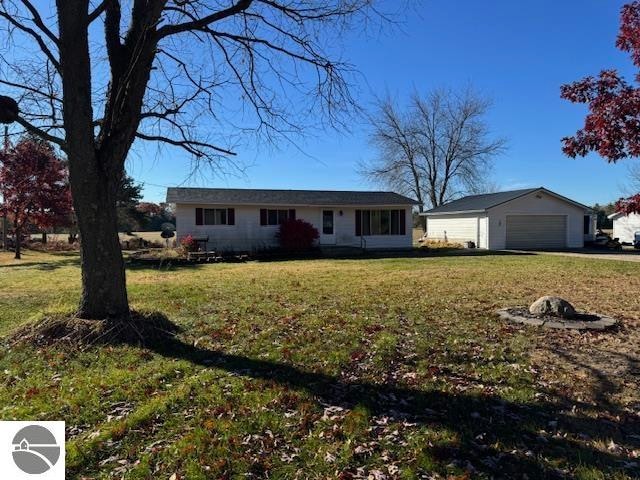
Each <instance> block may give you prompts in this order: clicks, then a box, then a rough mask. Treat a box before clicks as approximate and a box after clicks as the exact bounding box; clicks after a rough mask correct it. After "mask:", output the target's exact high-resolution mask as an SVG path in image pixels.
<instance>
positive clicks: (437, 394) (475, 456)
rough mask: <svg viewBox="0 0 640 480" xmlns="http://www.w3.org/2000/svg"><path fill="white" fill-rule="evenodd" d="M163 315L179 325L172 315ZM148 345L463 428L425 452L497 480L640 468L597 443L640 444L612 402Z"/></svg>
mask: <svg viewBox="0 0 640 480" xmlns="http://www.w3.org/2000/svg"><path fill="white" fill-rule="evenodd" d="M154 315H155V316H159V317H163V316H162V315H159V314H154ZM163 321H166V322H168V324H172V322H170V321H169V320H168V319H166V317H165V318H164V319H163ZM172 325H175V324H172ZM146 346H147V347H148V348H149V349H151V350H152V351H154V352H156V353H157V354H159V355H162V356H164V357H167V358H174V359H180V360H187V361H189V362H191V363H193V364H196V365H200V366H203V367H209V368H211V367H214V368H219V369H223V370H226V371H228V372H231V373H234V374H237V375H242V376H246V377H250V378H254V379H259V380H264V381H268V382H274V383H275V384H278V385H283V386H287V387H290V388H293V389H298V390H304V391H307V392H308V393H310V394H311V395H312V396H313V397H315V399H316V401H317V402H318V403H320V404H321V405H323V406H326V405H338V406H341V407H344V408H349V409H353V408H355V407H356V406H360V407H365V408H366V409H367V410H368V411H369V412H370V414H371V415H373V416H387V417H390V418H391V419H394V420H406V421H409V422H415V423H417V424H418V425H419V426H423V427H426V428H429V429H433V430H438V429H447V430H449V431H452V432H455V433H456V434H457V436H458V438H459V442H458V443H456V444H454V445H451V446H450V447H444V448H443V447H432V446H427V445H425V446H424V448H425V450H426V451H427V452H429V454H430V455H431V456H433V457H434V458H435V459H437V460H438V461H439V462H441V463H443V464H445V465H446V464H449V463H451V462H458V463H460V461H462V463H461V464H462V466H464V465H465V463H466V462H470V463H471V464H472V465H473V468H474V469H475V470H476V471H477V472H480V473H483V474H486V475H488V476H491V477H493V478H526V477H523V474H525V473H526V474H527V475H528V478H530V479H532V478H567V477H569V478H570V477H572V476H573V474H572V471H573V470H574V469H575V468H577V467H579V466H580V467H583V468H585V467H586V468H594V469H598V470H602V471H604V472H607V473H612V472H614V471H618V472H624V473H626V474H627V475H629V476H635V475H639V474H640V468H639V467H638V464H637V461H635V462H634V460H633V459H631V458H630V457H629V456H626V455H624V454H622V453H619V452H621V451H623V450H618V451H604V449H603V450H600V449H597V448H595V446H594V444H595V443H596V442H597V443H600V445H607V444H608V443H609V442H610V441H611V440H613V441H614V442H615V444H617V445H618V446H619V447H622V448H623V449H627V450H629V449H634V448H638V447H640V437H639V436H637V434H638V432H640V419H638V417H637V416H635V415H633V414H632V413H629V412H625V411H622V410H617V411H612V408H614V407H611V406H608V407H611V408H609V409H608V410H607V412H608V413H610V415H608V419H602V418H592V417H589V416H587V415H584V414H582V413H579V412H577V411H576V412H574V413H569V412H570V409H571V406H572V405H575V404H576V402H570V403H567V402H566V401H565V400H566V399H560V398H558V399H556V401H540V402H532V403H525V404H521V403H516V402H511V401H506V400H504V399H502V398H500V397H498V396H495V395H479V394H470V393H449V392H443V391H435V390H430V391H423V390H418V389H413V388H408V387H404V386H397V385H393V384H375V383H369V382H359V381H355V382H346V381H344V380H342V379H340V378H337V377H333V376H330V375H326V374H323V373H318V372H310V371H305V370H303V369H300V368H298V367H296V366H293V365H287V364H284V363H277V362H270V361H264V360H258V359H253V358H248V357H245V356H242V355H233V354H227V353H224V352H221V351H213V350H208V349H205V348H201V347H197V346H193V345H191V344H189V343H186V342H184V341H182V340H180V339H179V338H177V337H176V336H172V335H169V336H167V337H165V338H164V339H162V340H160V341H158V340H156V341H154V342H153V343H152V344H147V345H146ZM604 386H605V387H606V388H609V387H607V386H606V384H605V385H604ZM612 419H615V420H612ZM585 435H587V436H588V437H585ZM585 438H586V439H588V440H589V441H590V443H589V444H587V443H586V442H585V441H584V440H585Z"/></svg>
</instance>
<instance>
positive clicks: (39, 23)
mask: <svg viewBox="0 0 640 480" xmlns="http://www.w3.org/2000/svg"><path fill="white" fill-rule="evenodd" d="M20 1H21V2H22V4H23V5H24V6H25V7H26V8H27V10H29V13H31V15H32V16H33V23H34V24H35V26H36V27H38V28H39V29H40V31H42V33H44V34H45V35H46V36H47V37H49V39H50V40H51V41H52V42H53V43H55V44H56V45H58V43H59V42H60V40H59V39H58V37H56V36H55V35H54V34H53V32H52V31H51V30H50V29H49V28H48V27H47V26H46V25H45V24H44V22H43V21H42V17H41V16H40V12H38V9H37V8H36V7H34V6H33V4H32V3H31V2H30V1H29V0H20Z"/></svg>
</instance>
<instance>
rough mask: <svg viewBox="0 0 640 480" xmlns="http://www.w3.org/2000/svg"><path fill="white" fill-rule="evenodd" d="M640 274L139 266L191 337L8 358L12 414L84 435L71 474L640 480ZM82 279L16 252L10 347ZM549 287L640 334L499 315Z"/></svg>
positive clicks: (60, 265) (4, 328) (137, 278)
mask: <svg viewBox="0 0 640 480" xmlns="http://www.w3.org/2000/svg"><path fill="white" fill-rule="evenodd" d="M639 273H640V265H639V264H634V263H626V262H610V261H604V260H589V259H582V258H568V257H567V258H565V257H552V256H527V255H522V256H520V255H479V256H470V257H457V256H453V257H446V256H441V257H426V258H394V259H375V260H364V259H363V260H310V261H288V262H269V263H258V262H251V263H246V264H215V265H200V266H194V267H190V268H184V267H183V268H174V269H171V268H169V269H167V268H163V269H147V268H132V269H129V271H128V272H127V278H128V285H129V295H130V300H131V303H132V307H133V308H135V309H137V310H139V311H147V312H162V313H163V314H164V315H166V316H167V317H168V318H169V319H170V320H171V321H173V322H175V323H176V324H178V325H179V326H180V327H182V329H183V331H182V333H181V334H180V335H179V338H178V340H177V341H175V342H173V343H171V342H168V343H167V345H165V346H158V347H156V348H154V349H153V350H148V349H141V348H137V347H130V346H113V347H94V348H92V349H90V350H88V351H78V350H73V349H71V348H68V347H62V346H60V347H56V348H51V347H50V348H46V349H40V350H37V349H35V348H33V347H26V346H14V347H11V348H9V347H8V346H6V345H5V346H4V347H2V349H1V350H0V372H4V373H3V374H2V376H1V377H0V378H1V379H2V380H1V382H0V418H2V419H39V420H59V419H63V420H65V421H66V422H67V432H68V435H67V448H68V450H67V465H68V478H111V477H115V478H126V479H151V478H169V477H170V476H171V475H173V474H176V478H186V479H199V478H203V479H204V478H247V477H248V478H264V477H268V478H336V477H337V478H343V479H348V478H367V477H369V478H525V477H523V474H526V475H527V476H528V478H530V479H532V478H554V477H563V476H564V477H569V478H578V479H592V478H593V479H596V478H607V479H624V478H636V476H637V475H639V470H638V464H639V463H640V460H639V459H638V457H639V456H640V442H639V441H638V440H639V439H638V437H637V436H634V435H637V434H638V432H639V431H640V427H639V422H638V418H639V417H638V408H639V407H638V405H640V398H638V397H639V395H638V389H637V388H636V386H637V382H636V380H637V367H634V365H637V363H635V364H634V363H633V362H634V361H635V362H637V352H638V346H640V345H639V343H638V335H637V333H636V332H637V327H638V319H637V312H638V311H640V298H639V297H638V296H637V291H638V288H639V287H640V275H638V274H639ZM79 279H80V273H79V266H78V259H77V257H75V256H74V255H70V254H66V255H49V254H41V253H34V252H29V251H28V252H26V253H25V255H24V259H23V260H22V261H20V262H16V261H13V260H11V259H10V258H9V256H8V255H6V254H0V335H8V334H10V332H11V331H12V330H13V329H15V328H17V327H18V326H20V325H22V324H25V323H27V322H33V321H36V320H37V319H39V318H42V317H43V316H46V315H50V314H58V313H64V312H72V311H73V309H74V306H75V302H76V301H77V299H78V294H79V283H80V281H79ZM543 294H558V295H562V296H565V297H566V298H568V299H570V300H571V301H572V302H574V303H575V304H576V305H577V306H578V307H579V308H581V309H585V310H596V311H601V312H603V313H608V314H611V315H614V316H618V317H621V318H622V319H623V320H624V324H625V328H624V329H623V330H622V331H621V332H617V333H611V334H570V333H565V332H554V331H540V330H536V329H532V328H520V327H515V326H511V325H507V324H505V323H503V322H501V321H500V320H498V319H497V317H496V316H495V315H494V314H493V312H494V310H496V309H497V308H501V307H504V306H509V305H524V304H528V303H530V302H532V301H533V300H535V299H536V298H537V297H539V296H541V295H543ZM623 347H624V348H623ZM625 348H626V349H627V350H628V352H629V354H628V359H627V363H628V365H629V368H628V369H626V370H624V371H621V365H622V361H621V360H620V358H622V357H620V358H618V360H615V362H614V361H612V363H615V366H616V370H615V371H614V372H612V373H610V374H607V375H600V376H599V375H598V372H600V373H602V372H605V373H606V372H608V371H607V364H606V362H604V361H600V360H598V359H599V358H600V357H601V356H602V355H604V354H605V353H606V352H613V353H615V354H621V352H622V351H623V350H624V349H625ZM562 352H564V354H565V355H576V356H579V358H580V362H579V364H578V362H577V361H576V363H575V364H572V363H571V362H567V361H566V360H563V358H565V357H560V356H559V355H560V353H562ZM634 355H635V356H634ZM576 358H578V357H576ZM634 359H635V360H634ZM623 366H624V365H623ZM634 368H636V370H634ZM634 372H635V373H634ZM605 379H606V381H605Z"/></svg>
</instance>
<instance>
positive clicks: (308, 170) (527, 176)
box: [128, 0, 638, 204]
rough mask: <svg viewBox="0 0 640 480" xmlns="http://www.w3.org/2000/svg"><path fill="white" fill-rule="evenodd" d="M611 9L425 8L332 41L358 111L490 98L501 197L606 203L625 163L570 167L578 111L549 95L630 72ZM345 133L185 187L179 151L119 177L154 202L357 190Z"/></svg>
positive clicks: (357, 135) (354, 155) (252, 150)
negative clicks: (460, 94) (347, 70)
mask: <svg viewBox="0 0 640 480" xmlns="http://www.w3.org/2000/svg"><path fill="white" fill-rule="evenodd" d="M624 3H625V2H623V1H616V0H563V1H557V0H538V1H536V2H518V1H513V0H510V1H508V0H492V1H486V2H479V1H476V0H464V1H463V0H458V1H450V0H446V1H445V0H437V1H436V0H432V1H419V0H418V2H417V5H416V7H415V9H414V11H411V12H409V13H408V14H407V15H406V16H405V18H404V20H403V22H402V24H401V25H400V26H399V27H395V28H391V29H388V30H387V31H383V32H381V33H378V32H376V33H375V34H372V33H369V34H362V33H361V32H360V33H358V34H355V33H354V34H351V35H348V36H345V38H343V39H341V40H340V42H341V43H342V44H343V45H344V49H343V51H344V55H345V56H346V57H347V59H348V60H349V61H350V62H352V63H353V64H354V65H355V66H356V67H357V69H358V70H359V71H360V72H361V73H362V75H363V77H364V78H365V79H366V82H363V83H362V84H361V85H360V86H359V88H358V90H357V91H356V94H357V98H358V100H359V102H360V104H361V105H363V106H364V107H370V106H371V105H372V103H373V100H374V98H375V96H376V95H378V96H379V95H384V94H385V93H386V92H388V93H389V94H391V95H392V96H394V97H396V98H397V99H398V100H399V101H403V100H405V99H406V98H407V97H408V96H409V95H410V93H411V92H412V91H413V90H414V89H415V90H417V91H425V92H426V91H428V90H429V89H432V88H435V87H452V88H463V87H465V86H467V85H469V84H471V85H473V86H474V87H475V89H477V90H479V91H480V92H482V93H483V94H484V95H486V96H488V97H490V98H491V99H492V100H493V108H492V110H491V112H490V114H489V116H488V117H487V120H488V123H489V125H490V126H491V129H492V131H493V132H494V134H495V135H496V136H500V137H506V138H507V139H508V145H509V148H508V151H507V152H506V153H505V154H504V155H502V156H501V157H499V158H497V159H496V162H495V168H494V179H493V180H494V182H495V183H497V185H499V186H500V187H501V188H503V189H516V188H524V187H531V186H540V185H543V186H545V187H547V188H549V189H551V190H554V191H557V192H558V193H561V194H563V195H566V196H569V197H571V198H573V199H575V200H577V201H580V202H583V203H587V204H593V203H594V202H600V203H604V202H609V201H612V200H615V199H617V198H618V197H620V196H621V195H622V194H623V193H624V190H623V188H624V184H625V181H626V175H627V164H628V163H629V162H635V161H638V160H633V159H632V160H626V161H623V162H620V164H618V165H611V164H607V163H606V162H605V161H604V160H603V159H601V158H600V157H598V156H597V155H592V156H590V157H588V158H579V159H571V158H567V157H565V156H564V155H563V154H562V152H561V150H560V138H561V137H563V136H565V135H569V134H572V133H574V132H575V130H577V129H578V128H579V127H580V126H581V124H582V120H583V118H584V113H585V109H584V108H583V107H582V106H579V105H572V104H570V103H568V102H566V101H563V100H561V99H560V98H559V88H560V85H561V84H563V83H566V82H570V81H572V80H577V79H579V78H581V77H583V76H586V75H589V74H597V73H598V72H599V71H600V70H601V69H603V68H611V67H613V68H618V69H619V70H620V71H621V72H623V73H624V74H626V75H628V76H631V75H633V73H634V72H633V69H632V65H631V63H630V61H629V60H628V57H627V56H626V54H623V53H622V52H619V51H618V50H617V49H616V48H615V45H614V43H615V37H616V33H617V29H618V20H619V11H620V7H621V6H622V5H623V4H624ZM351 130H352V131H351V132H349V133H339V132H335V131H329V132H323V131H314V132H310V136H309V137H307V138H305V139H301V140H300V141H299V142H298V146H299V147H300V148H301V149H302V150H303V152H304V154H303V153H301V152H300V151H299V150H298V149H297V148H294V147H292V146H288V145H286V144H283V145H280V146H279V148H277V149H274V148H262V147H261V148H257V147H256V146H253V145H251V144H250V143H249V144H248V145H246V146H245V147H243V148H241V149H239V150H238V153H239V157H238V160H239V161H240V162H242V163H245V164H246V165H248V167H247V168H246V170H245V172H244V174H243V175H237V174H236V175H228V176H226V177H225V176H222V177H220V176H215V175H208V176H207V177H206V178H202V177H200V178H199V179H198V180H195V179H192V180H189V181H187V182H186V183H185V179H187V178H188V174H189V160H188V158H187V157H185V156H183V155H182V153H181V152H178V151H175V150H164V151H162V152H161V153H160V154H158V152H157V151H156V150H155V149H148V150H145V151H142V150H139V151H138V152H137V154H135V155H132V156H131V158H130V161H129V163H128V168H129V172H130V174H132V175H133V176H134V178H135V179H136V180H137V181H141V182H145V188H144V196H145V199H147V200H150V201H162V200H163V199H164V195H165V189H164V188H163V186H167V185H178V184H183V185H193V186H211V187H239V188H309V189H354V190H359V189H367V188H372V185H370V184H367V183H366V182H365V181H364V180H363V179H362V178H361V177H360V176H359V175H358V173H357V165H358V163H359V162H361V161H364V160H366V159H368V158H372V157H374V156H375V152H374V151H373V150H372V148H371V146H370V145H369V143H368V129H367V126H366V124H365V123H364V122H360V123H357V122H356V123H354V126H353V128H352V129H351Z"/></svg>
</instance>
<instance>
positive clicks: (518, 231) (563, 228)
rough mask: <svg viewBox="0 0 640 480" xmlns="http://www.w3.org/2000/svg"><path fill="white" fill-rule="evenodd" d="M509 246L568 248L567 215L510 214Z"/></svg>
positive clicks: (516, 247)
mask: <svg viewBox="0 0 640 480" xmlns="http://www.w3.org/2000/svg"><path fill="white" fill-rule="evenodd" d="M506 240H507V241H506V245H507V248H510V249H519V248H534V249H538V248H540V249H545V248H566V246H567V217H566V216H565V215H508V216H507V239H506Z"/></svg>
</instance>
